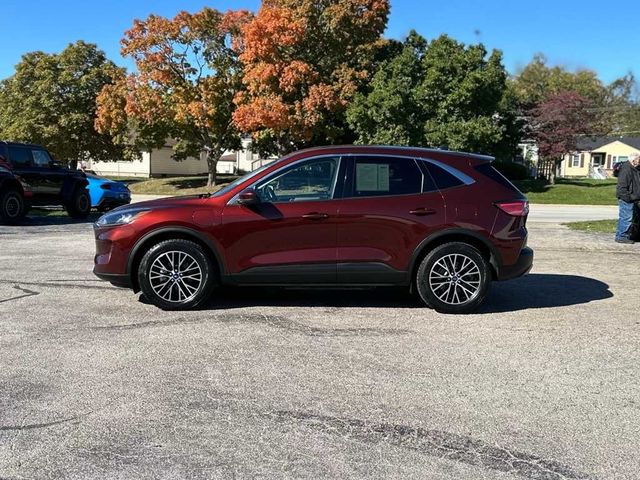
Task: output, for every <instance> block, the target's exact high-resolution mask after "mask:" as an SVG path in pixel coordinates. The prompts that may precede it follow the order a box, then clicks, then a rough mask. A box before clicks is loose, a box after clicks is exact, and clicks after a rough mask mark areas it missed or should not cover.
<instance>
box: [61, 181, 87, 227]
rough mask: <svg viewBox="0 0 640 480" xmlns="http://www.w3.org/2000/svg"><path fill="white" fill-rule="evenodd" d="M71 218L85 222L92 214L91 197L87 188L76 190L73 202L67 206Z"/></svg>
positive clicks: (72, 198)
mask: <svg viewBox="0 0 640 480" xmlns="http://www.w3.org/2000/svg"><path fill="white" fill-rule="evenodd" d="M65 208H66V210H67V213H68V214H69V216H70V217H71V218H76V219H79V220H84V219H85V218H87V217H88V216H89V214H90V213H91V197H90V196H89V191H88V190H87V189H86V188H82V187H78V188H76V189H75V190H74V192H73V195H72V196H71V200H70V201H69V203H68V204H67V205H65Z"/></svg>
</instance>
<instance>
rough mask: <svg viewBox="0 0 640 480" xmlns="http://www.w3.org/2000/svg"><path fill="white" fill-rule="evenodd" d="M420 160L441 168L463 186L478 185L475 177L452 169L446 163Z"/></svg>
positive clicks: (429, 159) (428, 159) (425, 159)
mask: <svg viewBox="0 0 640 480" xmlns="http://www.w3.org/2000/svg"><path fill="white" fill-rule="evenodd" d="M418 160H419V161H421V162H424V163H431V164H433V165H435V166H436V167H440V168H441V169H442V170H444V171H445V172H447V173H449V174H450V175H452V176H453V177H455V178H457V179H458V180H459V181H460V182H462V184H463V185H472V184H474V183H476V181H475V179H474V178H473V177H470V176H469V175H467V174H466V173H464V172H461V171H460V170H458V169H457V168H454V167H452V166H450V165H447V164H446V163H443V162H440V161H438V160H433V159H431V158H420V159H418ZM425 170H427V171H428V169H425ZM458 186H460V185H458ZM436 187H437V185H436ZM449 188H456V187H449Z"/></svg>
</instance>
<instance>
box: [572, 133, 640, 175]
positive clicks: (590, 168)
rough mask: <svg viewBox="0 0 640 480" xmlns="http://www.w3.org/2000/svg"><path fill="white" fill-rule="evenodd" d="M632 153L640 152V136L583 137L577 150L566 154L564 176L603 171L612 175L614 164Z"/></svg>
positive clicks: (625, 159) (623, 160)
mask: <svg viewBox="0 0 640 480" xmlns="http://www.w3.org/2000/svg"><path fill="white" fill-rule="evenodd" d="M632 153H640V137H595V138H590V137H587V138H583V139H580V141H579V142H578V149H577V151H575V152H572V153H568V154H567V155H565V156H564V159H563V162H562V163H561V166H560V176H562V177H589V176H592V175H593V174H594V173H598V172H603V173H605V174H607V175H611V172H612V171H613V165H615V164H616V163H618V162H626V161H627V160H629V155H631V154H632Z"/></svg>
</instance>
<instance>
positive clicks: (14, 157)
mask: <svg viewBox="0 0 640 480" xmlns="http://www.w3.org/2000/svg"><path fill="white" fill-rule="evenodd" d="M7 150H8V153H9V163H10V164H11V169H12V170H13V172H14V173H15V174H16V175H19V176H20V177H22V179H23V180H24V181H25V182H27V183H28V184H29V186H30V187H31V190H32V192H33V194H34V198H35V199H37V200H38V201H39V200H40V194H41V193H42V192H41V190H40V174H39V172H38V170H37V169H36V168H34V166H33V156H32V155H31V149H30V148H29V147H26V146H23V145H9V147H8V149H7Z"/></svg>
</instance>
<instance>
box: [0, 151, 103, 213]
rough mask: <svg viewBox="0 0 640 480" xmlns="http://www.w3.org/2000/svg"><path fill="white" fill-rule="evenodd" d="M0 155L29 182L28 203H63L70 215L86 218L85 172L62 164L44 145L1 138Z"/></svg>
mask: <svg viewBox="0 0 640 480" xmlns="http://www.w3.org/2000/svg"><path fill="white" fill-rule="evenodd" d="M0 155H2V156H3V157H4V158H5V159H6V162H7V164H8V165H9V167H10V168H11V171H12V172H13V173H14V174H16V175H18V176H19V177H21V178H22V179H23V180H24V181H25V182H26V183H28V184H29V185H30V186H31V191H32V192H33V195H32V197H31V201H30V203H31V205H38V206H42V205H62V206H63V207H65V209H66V210H67V213H69V216H71V217H72V218H86V217H87V216H88V215H89V213H90V212H91V200H90V199H89V192H88V190H87V184H88V182H87V179H86V177H85V175H84V173H82V172H80V171H78V170H69V169H68V168H64V167H63V166H62V165H61V164H60V163H58V162H56V161H54V159H53V158H52V157H51V155H50V154H49V152H47V150H46V149H44V148H43V147H41V146H39V145H31V144H26V143H12V142H2V141H0Z"/></svg>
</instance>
